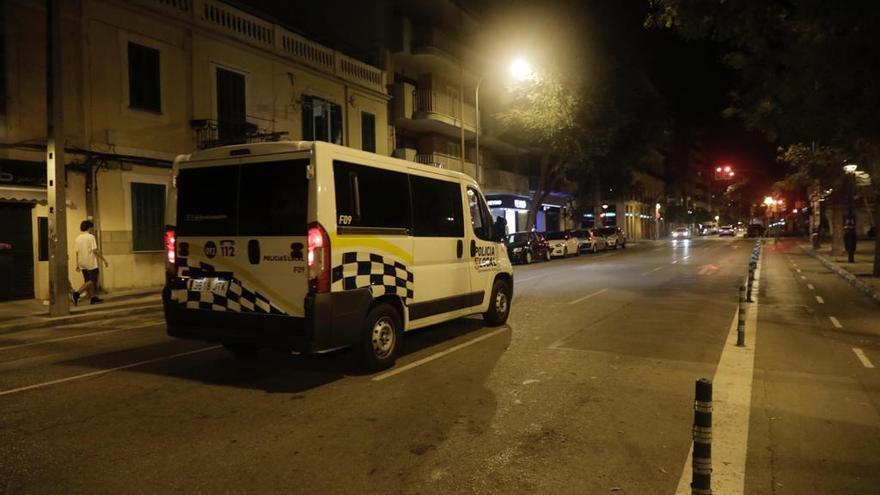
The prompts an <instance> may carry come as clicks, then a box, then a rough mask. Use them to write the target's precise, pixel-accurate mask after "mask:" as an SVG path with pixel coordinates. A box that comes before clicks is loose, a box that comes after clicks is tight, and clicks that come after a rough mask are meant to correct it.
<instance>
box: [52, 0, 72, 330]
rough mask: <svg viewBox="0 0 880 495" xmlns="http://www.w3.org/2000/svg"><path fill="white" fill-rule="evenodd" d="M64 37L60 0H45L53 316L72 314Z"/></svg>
mask: <svg viewBox="0 0 880 495" xmlns="http://www.w3.org/2000/svg"><path fill="white" fill-rule="evenodd" d="M61 38H62V37H61V0H46V130H47V133H46V187H47V196H48V203H49V222H48V223H49V315H50V316H63V315H67V314H69V313H70V301H69V299H68V294H69V292H70V288H69V282H68V279H67V210H66V208H67V198H66V177H65V175H64V106H63V105H64V100H63V90H64V87H63V86H62V84H61V82H62V73H61V72H62V60H63V55H62V42H61Z"/></svg>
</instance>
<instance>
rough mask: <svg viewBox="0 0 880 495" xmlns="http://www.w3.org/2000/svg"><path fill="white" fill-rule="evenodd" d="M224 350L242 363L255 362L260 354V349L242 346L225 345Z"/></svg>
mask: <svg viewBox="0 0 880 495" xmlns="http://www.w3.org/2000/svg"><path fill="white" fill-rule="evenodd" d="M223 348H224V349H226V351H227V352H230V353H231V354H232V355H233V356H235V358H236V359H240V360H242V361H254V360H256V359H257V357H258V356H259V354H260V348H259V347H252V346H249V345H242V344H223Z"/></svg>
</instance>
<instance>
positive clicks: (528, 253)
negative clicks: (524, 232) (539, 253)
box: [526, 251, 532, 265]
mask: <svg viewBox="0 0 880 495" xmlns="http://www.w3.org/2000/svg"><path fill="white" fill-rule="evenodd" d="M526 264H527V265H531V264H532V252H531V251H526Z"/></svg>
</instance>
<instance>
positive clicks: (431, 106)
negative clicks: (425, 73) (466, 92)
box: [413, 89, 477, 127]
mask: <svg viewBox="0 0 880 495" xmlns="http://www.w3.org/2000/svg"><path fill="white" fill-rule="evenodd" d="M413 101H414V103H415V110H416V114H419V113H422V114H435V115H441V116H444V117H447V118H449V119H452V120H454V121H455V125H457V126H461V123H462V120H463V121H464V125H466V126H470V127H474V123H475V122H476V121H477V119H476V118H475V117H476V110H475V109H474V107H473V105H468V104H467V103H465V104H464V119H462V118H461V101H460V100H459V99H458V98H457V97H455V96H451V95H449V94H446V93H441V92H439V91H433V90H430V89H417V90H415V91H414V92H413Z"/></svg>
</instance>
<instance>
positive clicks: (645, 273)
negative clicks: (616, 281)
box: [639, 266, 663, 275]
mask: <svg viewBox="0 0 880 495" xmlns="http://www.w3.org/2000/svg"><path fill="white" fill-rule="evenodd" d="M662 269H663V267H662V266H658V267H657V268H654V269H653V270H648V271H646V272H644V273H640V274H639V275H647V274H649V273H654V272H656V271H658V270H662Z"/></svg>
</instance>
